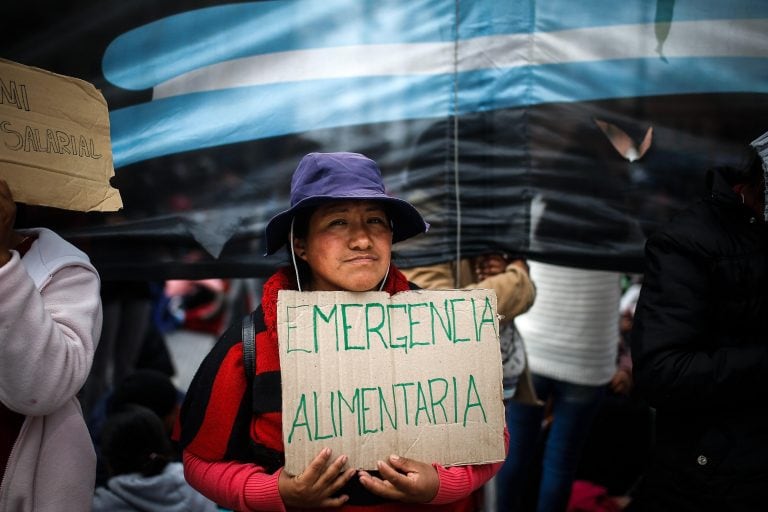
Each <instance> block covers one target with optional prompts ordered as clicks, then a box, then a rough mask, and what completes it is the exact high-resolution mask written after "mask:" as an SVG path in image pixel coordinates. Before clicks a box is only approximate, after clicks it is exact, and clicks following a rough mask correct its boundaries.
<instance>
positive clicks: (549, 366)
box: [515, 261, 621, 386]
mask: <svg viewBox="0 0 768 512" xmlns="http://www.w3.org/2000/svg"><path fill="white" fill-rule="evenodd" d="M528 264H529V266H530V275H531V278H532V279H533V282H534V283H535V284H536V301H535V302H534V304H533V306H532V307H531V309H530V310H528V312H527V313H525V314H524V315H520V316H518V317H517V319H516V320H515V322H516V323H517V328H518V330H519V331H520V334H521V335H522V336H523V340H524V342H525V348H526V351H527V354H528V364H529V366H530V368H531V371H532V372H533V373H535V374H538V375H542V376H545V377H550V378H553V379H557V380H562V381H565V382H570V383H573V384H583V385H589V386H599V385H603V384H606V383H607V382H608V381H610V380H611V377H612V376H613V374H614V372H615V370H616V353H617V350H618V343H619V318H618V311H619V301H620V300H621V289H620V283H619V278H620V274H619V273H617V272H606V271H599V270H583V269H577V268H572V267H563V266H558V265H550V264H546V263H541V262H537V261H529V262H528Z"/></svg>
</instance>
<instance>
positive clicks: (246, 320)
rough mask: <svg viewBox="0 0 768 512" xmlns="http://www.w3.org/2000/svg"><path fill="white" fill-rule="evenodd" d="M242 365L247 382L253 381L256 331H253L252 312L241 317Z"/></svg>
mask: <svg viewBox="0 0 768 512" xmlns="http://www.w3.org/2000/svg"><path fill="white" fill-rule="evenodd" d="M243 365H244V366H245V376H246V378H247V379H248V382H253V374H254V373H255V371H256V333H254V332H253V313H248V314H247V315H245V316H244V317H243Z"/></svg>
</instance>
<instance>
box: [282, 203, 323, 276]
mask: <svg viewBox="0 0 768 512" xmlns="http://www.w3.org/2000/svg"><path fill="white" fill-rule="evenodd" d="M315 210H317V207H316V206H315V207H309V208H303V209H301V210H299V211H297V212H296V215H294V217H293V236H294V238H302V239H306V238H307V233H309V219H310V217H312V214H313V213H314V211H315ZM286 250H287V251H288V262H289V263H290V265H291V266H293V258H292V257H291V254H292V251H293V240H291V241H290V243H288V244H286ZM296 270H297V271H298V274H299V279H300V280H301V284H306V283H307V282H308V281H309V278H310V277H311V276H312V271H311V270H310V268H309V265H308V264H307V262H306V261H304V260H303V259H301V258H299V257H296Z"/></svg>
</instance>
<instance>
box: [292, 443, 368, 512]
mask: <svg viewBox="0 0 768 512" xmlns="http://www.w3.org/2000/svg"><path fill="white" fill-rule="evenodd" d="M330 458H331V450H330V448H323V449H322V450H320V453H318V454H317V456H316V457H315V458H314V459H312V462H310V463H309V466H307V467H306V469H305V470H304V471H302V472H301V473H299V474H298V475H291V474H290V473H288V472H287V471H285V470H283V471H282V472H281V473H280V477H279V479H278V482H277V486H278V490H279V491H280V496H281V497H282V498H283V503H285V505H286V506H290V507H302V508H309V507H340V506H341V505H343V504H344V503H345V502H346V501H347V500H348V499H349V496H347V495H346V494H344V495H341V496H338V497H335V498H334V497H332V496H333V495H334V494H336V493H337V492H338V491H339V490H340V489H341V488H342V487H344V485H345V484H346V483H347V482H348V481H349V479H350V478H352V476H353V475H354V474H355V473H356V470H355V469H353V468H347V469H344V465H345V464H346V463H347V456H346V455H340V456H339V457H337V458H336V460H334V461H333V462H332V463H331V464H329V463H328V461H329V460H330Z"/></svg>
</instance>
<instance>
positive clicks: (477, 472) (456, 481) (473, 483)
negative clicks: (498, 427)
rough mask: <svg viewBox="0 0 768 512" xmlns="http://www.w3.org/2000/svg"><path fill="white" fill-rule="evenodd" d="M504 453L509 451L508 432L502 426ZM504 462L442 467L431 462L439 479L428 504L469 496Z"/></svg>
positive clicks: (437, 503)
mask: <svg viewBox="0 0 768 512" xmlns="http://www.w3.org/2000/svg"><path fill="white" fill-rule="evenodd" d="M504 453H509V432H508V431H507V427H506V425H505V426H504ZM503 463H504V462H503V461H502V462H496V463H493V464H479V465H473V466H451V467H448V468H446V467H444V466H441V465H440V464H433V466H434V467H435V469H436V470H437V476H438V478H439V479H440V487H439V488H438V489H437V495H436V496H435V497H434V498H433V499H432V501H430V502H429V504H430V505H445V504H447V503H453V502H454V501H458V500H460V499H462V498H465V497H467V496H469V495H470V494H471V493H472V492H474V491H475V490H477V489H479V488H480V487H482V486H483V484H485V483H486V482H487V481H488V480H490V479H491V478H493V475H495V474H496V473H497V472H498V471H499V469H501V465H502V464H503Z"/></svg>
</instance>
